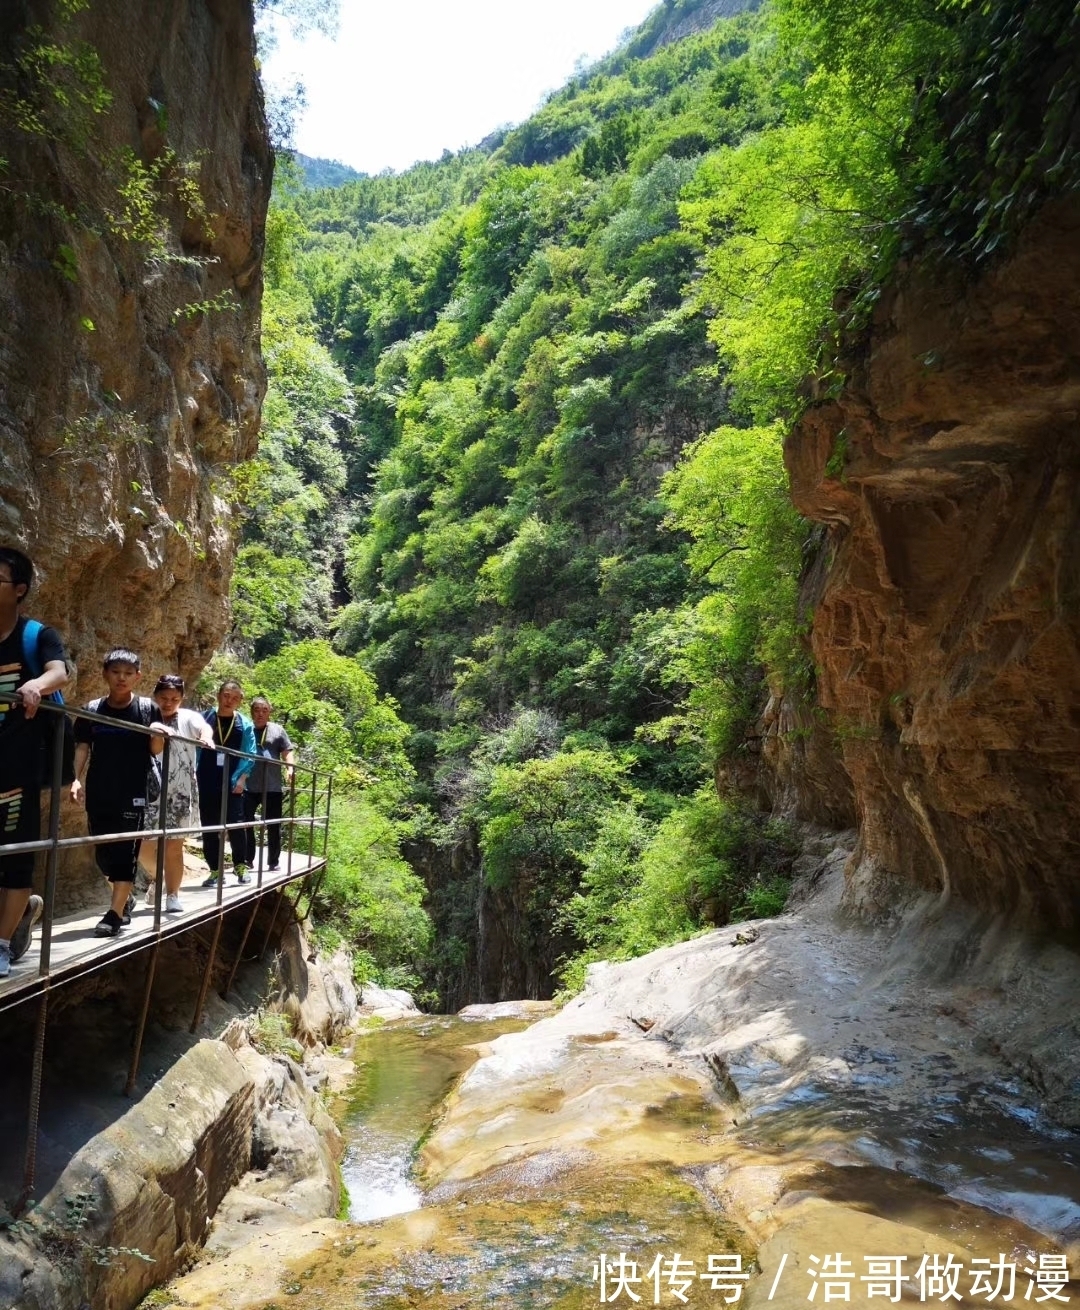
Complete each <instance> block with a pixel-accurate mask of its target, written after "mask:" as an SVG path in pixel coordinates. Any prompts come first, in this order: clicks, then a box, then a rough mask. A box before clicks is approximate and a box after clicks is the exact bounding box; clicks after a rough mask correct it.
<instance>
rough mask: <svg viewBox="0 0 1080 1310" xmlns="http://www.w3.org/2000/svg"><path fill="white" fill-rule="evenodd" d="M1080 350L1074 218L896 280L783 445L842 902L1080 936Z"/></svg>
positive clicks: (823, 791) (1078, 212)
mask: <svg viewBox="0 0 1080 1310" xmlns="http://www.w3.org/2000/svg"><path fill="white" fill-rule="evenodd" d="M1078 343H1080V206H1078V205H1077V204H1076V203H1061V204H1058V205H1055V206H1052V207H1048V208H1047V209H1045V210H1044V211H1043V213H1042V214H1041V216H1040V217H1039V218H1038V219H1036V220H1035V221H1034V222H1033V223H1032V224H1031V225H1030V227H1029V228H1028V230H1027V231H1026V233H1025V234H1024V236H1023V237H1022V239H1021V241H1020V243H1019V245H1018V248H1017V249H1016V251H1015V253H1014V254H1013V255H1012V256H1011V257H1010V258H1009V259H1008V260H1007V261H1006V262H1003V263H1002V264H1001V265H999V266H998V267H996V268H994V269H993V270H991V271H989V272H987V273H986V274H984V275H983V276H982V277H981V278H980V279H979V280H977V281H974V282H971V283H967V284H964V283H962V282H961V281H960V280H959V279H951V278H950V277H948V276H946V275H944V274H943V271H942V270H941V269H940V268H938V269H928V268H922V269H919V268H916V269H913V270H909V271H908V272H907V273H906V274H904V275H902V276H901V277H900V278H899V279H898V282H897V284H896V286H895V287H894V289H893V290H892V292H891V294H890V295H889V296H888V297H887V298H886V299H885V300H884V301H883V303H882V305H881V306H880V309H879V312H878V314H877V316H876V320H875V323H874V325H873V328H872V332H871V337H870V343H869V349H868V351H867V352H866V354H865V356H864V358H863V360H862V362H861V363H860V364H859V365H858V366H857V367H856V368H855V370H854V373H853V376H852V381H851V384H850V385H849V387H848V389H847V390H846V391H845V393H844V394H843V396H841V397H840V398H839V399H837V400H829V401H824V402H821V403H818V404H816V405H814V406H812V407H811V409H810V410H809V411H808V413H807V414H806V416H805V417H804V419H803V420H802V422H801V423H800V424H799V425H798V427H797V428H796V430H795V431H794V433H793V434H792V436H791V438H790V440H789V443H788V447H787V452H786V453H787V463H788V469H789V471H790V474H791V480H792V488H793V494H794V498H795V502H796V504H797V506H798V507H799V509H800V510H801V512H802V513H804V514H806V515H807V516H809V517H810V518H812V519H816V520H818V521H820V522H822V523H824V524H827V525H828V536H827V543H826V553H825V555H824V557H823V561H822V566H821V567H820V569H819V570H818V572H817V574H816V576H815V577H814V578H812V579H811V580H810V591H811V592H812V594H810V595H809V596H808V602H809V604H810V605H811V606H812V610H813V636H812V644H813V653H814V660H815V664H816V666H817V668H818V696H819V701H820V706H821V707H822V709H824V711H825V712H826V715H827V718H828V721H829V723H830V725H831V731H832V734H833V738H834V742H835V744H836V750H837V752H838V754H839V757H840V760H841V761H842V764H843V769H844V772H845V774H846V776H847V779H849V780H850V785H851V788H852V791H853V795H854V800H855V809H856V813H857V818H858V826H859V833H860V837H859V845H858V849H857V850H856V852H855V856H854V859H853V861H852V865H851V867H850V869H849V881H848V892H847V901H848V903H849V905H852V906H855V907H860V908H863V909H866V910H869V911H874V910H879V909H881V908H882V907H883V906H885V905H886V904H887V903H888V902H889V900H890V899H891V898H892V897H893V896H894V895H895V893H896V891H897V889H901V890H903V889H911V888H917V889H919V890H922V891H926V890H931V891H933V890H936V891H939V892H940V893H941V895H942V898H943V899H946V898H948V897H949V896H957V897H959V898H961V899H962V900H965V901H967V902H970V903H973V904H974V905H976V906H978V907H981V908H984V909H986V910H988V911H994V912H1005V913H1007V914H1008V915H1010V916H1012V917H1013V918H1015V919H1017V920H1020V921H1023V922H1027V923H1029V924H1031V925H1033V926H1036V927H1042V928H1047V929H1051V930H1062V931H1066V932H1071V931H1073V930H1075V928H1076V927H1077V918H1078V913H1080V873H1078V870H1080V860H1078V854H1080V850H1078V839H1077V832H1078V830H1080V709H1078V707H1080V551H1078V550H1077V541H1078V540H1080V535H1078V530H1080V522H1078V520H1080V494H1078V493H1080V486H1078V470H1080V463H1078V453H1077V450H1078V448H1077V442H1076V428H1077V415H1078V413H1080V344H1078ZM809 735H811V736H812V734H809ZM795 767H796V769H797V768H798V761H796V762H795ZM802 781H803V783H804V784H805V783H806V779H805V778H803V780H802ZM810 790H811V791H814V790H815V788H813V787H811V788H810ZM843 790H844V784H843V783H841V784H840V785H839V786H838V785H837V783H836V780H835V778H831V779H829V780H828V781H827V782H826V784H825V785H824V786H823V787H821V786H819V787H817V788H816V791H817V793H818V794H817V795H816V798H814V799H813V800H812V801H810V802H808V804H809V807H810V808H811V809H812V808H814V806H817V807H818V808H819V809H828V808H829V807H830V806H833V807H836V806H841V807H842V803H843V795H842V793H843ZM804 799H805V798H804ZM897 880H899V881H897Z"/></svg>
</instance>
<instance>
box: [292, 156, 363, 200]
mask: <svg viewBox="0 0 1080 1310" xmlns="http://www.w3.org/2000/svg"><path fill="white" fill-rule="evenodd" d="M292 157H293V159H294V160H295V161H296V163H297V164H298V165H299V166H300V171H301V173H303V175H304V185H305V186H306V187H308V188H310V189H311V190H312V191H315V190H318V189H319V188H320V187H338V186H344V185H345V183H346V182H355V181H356V179H357V178H358V177H364V176H366V174H364V173H358V172H357V170H356V169H355V168H350V167H349V165H348V164H343V163H342V162H341V160H339V159H315V158H312V156H311V155H302V154H301V153H300V151H299V150H294V151H293V152H292Z"/></svg>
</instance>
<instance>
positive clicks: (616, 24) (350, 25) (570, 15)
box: [263, 0, 657, 173]
mask: <svg viewBox="0 0 1080 1310" xmlns="http://www.w3.org/2000/svg"><path fill="white" fill-rule="evenodd" d="M656 3H657V0H341V29H340V32H339V34H338V37H337V39H336V40H335V41H328V40H327V39H326V38H325V37H323V36H319V35H312V36H309V37H307V38H306V39H305V40H304V41H302V42H297V41H294V40H293V39H292V37H291V36H290V35H289V34H288V33H287V32H285V31H282V33H281V36H280V39H279V42H278V47H277V49H276V50H275V51H274V52H273V53H272V54H271V55H270V57H269V58H268V59H267V60H266V62H265V64H264V67H263V75H264V78H265V79H266V81H267V83H268V84H270V85H275V84H278V85H291V84H292V83H294V82H295V81H297V80H299V81H302V82H303V83H304V86H305V88H306V91H307V105H308V107H307V109H306V110H305V112H304V115H303V117H302V118H301V120H300V123H299V126H298V128H297V132H296V148H297V149H298V150H300V151H301V152H302V153H303V154H305V155H316V156H321V157H322V158H324V159H340V160H341V161H342V162H343V163H346V164H351V165H352V167H353V168H356V169H359V170H360V171H361V172H364V173H378V172H380V171H381V170H382V169H384V168H393V169H403V168H408V167H409V165H410V164H412V163H415V162H416V160H418V159H437V158H438V157H439V156H440V155H441V154H442V152H443V150H444V149H447V150H458V149H459V148H460V147H462V146H468V145H475V144H476V143H477V142H478V141H480V140H482V139H483V138H484V137H485V136H487V135H488V133H489V132H492V131H494V129H495V128H496V127H499V126H500V125H501V124H504V123H520V122H521V121H522V120H523V119H525V118H528V116H529V114H531V113H532V111H533V110H534V109H535V108H536V107H537V105H538V104H539V103H540V101H541V99H542V98H543V96H544V94H545V92H547V91H550V90H554V89H555V88H557V87H559V86H561V85H562V84H563V83H564V82H565V81H566V79H567V78H568V77H569V76H570V75H571V74H572V73H573V71H574V64H575V61H577V60H578V59H579V58H581V57H584V58H585V59H586V60H587V61H589V62H591V61H592V60H595V59H598V58H599V57H600V56H601V55H604V54H606V53H607V52H608V51H609V50H611V49H612V48H613V47H614V46H615V45H616V44H617V42H618V39H619V36H620V35H621V33H622V32H623V31H624V29H626V28H627V27H634V26H636V25H637V24H638V23H640V22H641V21H642V19H644V17H645V15H646V14H647V13H649V11H650V10H651V9H652V8H654V6H655V4H656Z"/></svg>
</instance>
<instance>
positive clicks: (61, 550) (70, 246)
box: [0, 0, 272, 700]
mask: <svg viewBox="0 0 1080 1310" xmlns="http://www.w3.org/2000/svg"><path fill="white" fill-rule="evenodd" d="M60 9H61V7H59V6H48V5H46V4H44V3H38V2H37V0H30V2H29V3H23V4H15V5H13V6H10V7H9V8H8V9H7V10H6V11H5V15H4V18H3V20H2V22H0V61H2V62H3V63H4V65H5V66H6V69H7V73H6V74H5V76H9V75H10V74H11V69H12V67H13V65H14V63H15V61H16V60H18V59H19V58H20V57H21V56H22V55H23V54H25V52H26V50H27V49H28V48H30V47H32V46H33V45H34V44H35V43H37V42H41V41H43V40H44V41H46V42H47V43H49V45H50V46H51V47H53V48H55V49H56V50H59V51H60V52H61V55H63V54H64V52H67V55H69V56H72V57H74V56H75V55H79V54H88V55H89V57H90V58H91V60H94V59H96V60H97V62H98V65H99V69H98V71H94V70H93V69H91V71H89V72H88V73H86V74H85V75H83V76H81V77H79V76H76V77H74V78H73V77H72V75H71V73H70V70H69V69H68V68H67V66H66V65H64V64H63V63H61V65H60V67H59V68H58V69H56V70H54V73H55V77H54V79H53V80H54V82H55V83H56V85H57V86H58V87H59V88H60V90H62V91H64V92H65V93H67V94H68V96H69V98H71V99H72V103H71V106H69V108H68V110H66V111H65V113H64V114H62V115H56V114H53V115H50V113H49V112H48V106H49V97H50V96H51V94H52V91H51V89H50V87H49V86H47V85H45V84H44V79H42V84H35V81H34V79H33V77H31V78H30V79H29V81H27V80H26V79H24V81H23V83H22V84H21V85H20V92H21V94H22V95H23V96H24V98H25V100H26V103H28V104H30V105H32V106H36V105H37V104H38V102H39V101H40V102H41V103H42V104H43V105H44V108H43V109H42V130H41V131H40V132H37V133H27V132H25V131H18V130H16V129H15V128H14V127H13V126H12V123H11V120H10V118H4V119H0V155H3V157H4V159H5V161H6V167H5V171H4V187H3V194H2V197H0V541H3V542H6V543H10V544H15V545H18V546H21V547H23V548H25V549H27V550H28V551H29V552H30V553H31V554H32V556H33V557H34V559H35V561H36V562H37V565H38V567H39V570H40V585H39V586H38V587H37V588H36V589H35V595H34V596H33V603H32V605H31V606H30V608H31V609H32V611H33V612H34V613H35V614H37V615H39V616H40V617H41V618H43V619H46V620H48V621H49V622H52V623H54V624H55V625H56V626H57V627H58V628H60V629H61V631H62V632H63V634H64V636H65V638H66V641H67V644H68V647H69V650H70V653H71V655H72V657H73V659H74V660H75V662H76V664H77V665H78V679H77V685H76V686H75V687H74V688H72V689H71V691H70V693H69V696H68V699H69V700H72V699H76V698H84V697H87V696H89V695H91V694H97V692H98V690H99V688H98V683H99V681H100V675H99V672H98V669H99V660H100V657H101V655H102V653H103V652H104V650H106V649H107V648H108V647H110V646H116V645H127V646H131V647H134V648H135V649H136V650H138V651H140V652H141V653H142V655H143V657H144V660H145V662H146V665H147V666H148V667H149V669H151V670H154V671H158V670H163V669H168V670H173V671H179V672H181V673H185V674H193V673H195V672H197V671H198V670H199V669H200V668H201V667H202V665H203V664H204V663H205V662H206V660H207V659H208V658H209V656H210V654H211V653H212V652H213V650H214V649H215V648H216V646H217V645H218V644H219V643H220V640H221V638H222V636H223V634H224V633H225V631H226V628H227V625H228V592H229V580H230V574H231V569H232V559H233V534H232V530H231V529H232V511H231V508H230V504H229V499H228V495H229V483H228V477H229V470H230V468H231V466H232V465H233V464H235V463H236V462H237V461H238V460H241V459H244V458H246V457H248V456H250V455H251V454H252V453H253V451H254V448H255V440H256V429H257V424H258V417H259V408H260V404H261V400H262V395H263V391H264V372H263V367H262V362H261V359H260V355H259V346H258V326H259V310H260V299H261V288H262V280H261V255H262V247H263V227H264V218H265V212H266V205H267V201H268V196H269V187H270V179H271V173H272V156H271V151H270V146H269V141H268V137H267V129H266V121H265V116H264V113H263V104H262V94H261V90H260V87H259V82H258V77H257V73H256V68H255V60H254V37H253V30H252V11H251V6H250V4H249V3H247V0H224V2H223V3H218V2H217V0H194V3H188V0H160V3H153V4H151V3H149V0H116V2H115V3H110V4H107V5H87V6H85V7H84V9H83V10H82V12H80V13H78V14H76V15H75V16H74V18H72V19H71V20H70V21H67V22H64V21H63V20H62V18H61V17H60V16H59V11H60ZM36 27H40V28H41V29H42V30H41V33H39V34H37V35H35V28H36ZM65 79H66V80H65ZM69 82H70V83H73V85H68V83H69ZM97 91H103V92H105V93H107V96H108V97H109V100H110V103H109V106H108V108H107V109H106V110H105V111H104V112H93V111H91V110H85V111H80V110H79V109H78V106H77V104H76V100H75V98H74V93H86V94H90V93H95V94H96V92H97ZM80 115H81V116H80Z"/></svg>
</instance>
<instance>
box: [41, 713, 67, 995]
mask: <svg viewBox="0 0 1080 1310" xmlns="http://www.w3.org/2000/svg"><path fill="white" fill-rule="evenodd" d="M66 719H67V715H66V714H64V713H63V711H61V712H59V713H58V714H57V716H56V723H55V725H54V730H53V759H52V780H51V782H52V794H51V796H50V797H49V841H50V843H51V845H50V846H49V855H48V860H47V863H46V866H45V904H44V906H43V908H42V914H41V952H40V955H39V957H38V973H39V974H40V975H41V976H42V977H43V978H44V977H45V976H46V975H47V974H48V972H49V961H50V957H51V955H52V925H53V914H54V912H55V908H56V871H57V868H58V866H59V861H60V848H59V846H58V845H57V842H58V841H59V839H60V792H61V790H62V788H63V785H64V783H63V776H64V723H65V720H66Z"/></svg>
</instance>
